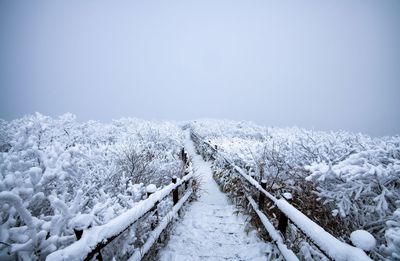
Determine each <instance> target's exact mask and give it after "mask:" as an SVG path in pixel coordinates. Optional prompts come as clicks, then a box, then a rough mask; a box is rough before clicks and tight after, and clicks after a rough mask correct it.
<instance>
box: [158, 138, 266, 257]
mask: <svg viewBox="0 0 400 261" xmlns="http://www.w3.org/2000/svg"><path fill="white" fill-rule="evenodd" d="M186 140H187V142H186V145H185V146H186V149H187V151H188V152H189V154H190V155H191V156H192V158H193V168H194V169H195V173H196V174H197V175H201V176H202V182H203V187H202V189H203V191H202V195H201V197H200V199H199V200H198V201H196V202H194V203H192V204H191V206H189V209H188V210H187V211H186V213H185V215H184V217H183V219H182V221H180V223H178V224H177V225H176V227H175V228H174V230H173V232H172V235H171V238H170V240H169V242H168V244H167V246H166V247H165V248H164V249H163V250H162V251H161V252H160V260H162V261H177V260H182V261H187V260H267V254H268V253H269V252H271V245H270V244H267V243H265V242H262V241H261V240H260V239H259V238H258V237H257V235H256V234H255V231H252V232H250V233H249V234H247V233H246V232H245V230H244V229H245V223H246V221H245V217H244V216H243V215H241V214H239V215H237V214H236V212H235V207H234V206H233V205H231V204H230V203H229V201H228V199H227V197H226V196H225V195H224V194H223V193H222V192H221V191H220V190H219V188H218V185H217V184H216V182H215V181H214V179H213V177H212V172H211V168H210V163H208V162H205V161H204V160H203V159H202V157H201V156H200V155H198V154H197V153H196V152H195V149H194V145H193V142H192V141H191V140H190V137H189V133H187V139H186Z"/></svg>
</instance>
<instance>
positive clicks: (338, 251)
mask: <svg viewBox="0 0 400 261" xmlns="http://www.w3.org/2000/svg"><path fill="white" fill-rule="evenodd" d="M192 137H194V138H195V139H197V140H198V141H200V142H202V143H204V144H206V145H207V147H208V148H210V149H211V150H213V151H214V153H217V154H218V155H219V156H220V157H221V158H223V159H224V160H225V161H226V162H227V163H228V164H229V165H230V166H231V167H232V168H233V169H234V170H235V171H236V172H237V173H239V174H240V176H241V177H242V178H244V179H245V180H246V181H247V182H248V183H249V184H251V185H252V186H253V187H254V188H256V189H257V190H258V191H259V192H260V197H259V205H260V204H262V201H263V198H264V196H266V197H267V198H268V199H269V200H270V201H271V202H272V203H273V204H274V205H275V206H276V207H277V208H278V209H279V211H280V213H281V215H280V218H279V225H278V227H279V230H280V232H281V233H282V234H283V235H284V234H285V233H284V232H285V231H286V227H287V221H288V219H289V220H290V221H291V222H292V223H293V224H294V225H295V226H296V227H298V228H299V229H300V230H301V231H302V232H303V233H304V234H305V235H306V236H307V237H308V238H309V239H310V240H311V241H312V242H313V243H314V244H315V245H316V246H317V247H318V249H319V250H321V252H323V253H324V254H325V255H326V256H327V257H329V258H331V259H333V260H337V261H363V260H371V258H370V257H369V256H368V255H367V254H366V253H365V252H364V251H363V250H362V249H360V248H358V247H354V246H352V245H349V244H347V243H345V242H342V241H340V240H338V239H337V238H335V237H334V236H332V235H331V234H330V233H328V232H327V231H326V230H325V229H323V228H322V227H321V226H319V225H318V224H317V223H315V222H314V221H312V220H311V219H310V218H308V217H307V216H306V215H304V214H303V213H302V212H301V211H299V210H298V209H296V208H295V207H294V206H292V205H291V204H290V203H289V202H287V201H286V200H285V199H284V198H280V199H278V198H276V197H275V196H274V195H272V194H271V193H269V192H268V191H266V190H265V183H264V184H263V183H261V184H259V183H258V182H257V181H256V180H255V179H253V178H252V177H251V176H250V175H248V174H247V173H246V172H245V171H244V170H243V169H241V168H239V167H238V166H236V165H235V164H234V163H233V162H232V161H231V160H230V159H229V158H228V157H226V156H225V155H224V154H223V153H222V152H220V151H218V150H217V148H216V147H215V146H213V145H212V144H211V143H210V142H207V141H205V140H204V139H202V138H201V137H200V136H199V135H198V134H196V133H194V132H193V131H192ZM251 199H252V198H251ZM248 200H249V202H250V205H251V206H252V207H253V209H254V210H255V212H256V213H257V214H258V216H259V217H260V219H261V222H262V223H263V225H264V226H265V228H266V229H267V231H268V232H269V234H270V236H271V238H272V239H273V240H274V242H275V243H276V244H277V246H278V248H279V249H280V250H281V249H282V250H283V251H286V250H284V247H283V246H279V245H280V240H279V238H277V237H276V234H275V232H273V231H272V229H271V227H270V226H269V224H271V223H270V222H269V220H268V219H267V217H266V216H265V215H264V214H263V213H262V212H261V211H260V209H259V208H258V207H257V205H256V204H255V202H254V200H253V201H250V198H248ZM255 207H257V208H255ZM261 214H262V215H261ZM267 221H268V222H267ZM282 250H281V253H282V255H283V256H284V257H285V259H286V256H288V259H286V260H292V259H290V256H291V255H290V254H289V255H287V253H285V254H284V253H283V252H282Z"/></svg>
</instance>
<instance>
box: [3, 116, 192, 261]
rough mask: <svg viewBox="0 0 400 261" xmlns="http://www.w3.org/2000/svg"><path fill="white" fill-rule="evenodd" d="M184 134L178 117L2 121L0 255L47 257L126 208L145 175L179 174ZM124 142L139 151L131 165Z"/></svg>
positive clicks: (157, 178)
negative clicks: (174, 121)
mask: <svg viewBox="0 0 400 261" xmlns="http://www.w3.org/2000/svg"><path fill="white" fill-rule="evenodd" d="M183 140H184V135H183V133H182V132H181V130H180V129H179V128H178V127H176V126H175V125H173V124H170V123H155V122H146V121H141V120H136V119H121V120H117V121H114V122H112V123H111V124H102V123H98V122H94V121H89V122H84V123H79V122H77V121H76V118H75V116H73V115H71V114H65V115H63V116H60V117H59V118H51V117H47V116H44V115H41V114H35V115H29V116H25V117H23V118H21V119H16V120H13V121H11V122H5V121H0V147H1V149H0V208H1V210H0V220H1V222H0V242H1V244H0V257H1V256H7V255H9V256H11V257H12V258H14V259H17V258H18V259H21V260H35V259H38V260H42V259H44V258H45V257H46V256H47V255H48V254H49V253H51V252H53V251H55V250H57V249H60V248H63V247H65V246H66V245H69V244H71V243H72V242H74V241H75V240H76V237H75V233H74V229H77V228H80V229H82V228H87V227H89V226H96V225H99V224H103V223H105V222H107V221H108V220H110V219H112V218H114V217H115V216H117V215H119V214H121V213H123V212H125V211H126V210H127V209H129V208H131V207H132V206H134V204H135V202H137V201H139V200H141V199H142V198H143V197H144V196H145V189H144V188H145V185H147V184H148V183H147V182H152V183H155V184H157V185H158V186H162V185H165V184H168V183H170V178H169V176H172V175H179V174H180V173H176V171H177V170H179V169H180V168H181V165H182V163H181V160H180V159H179V156H178V155H179V152H180V150H181V148H182V146H183ZM125 148H129V152H131V153H132V155H139V156H138V158H137V159H136V161H135V162H133V163H134V165H131V167H132V169H130V168H129V165H125V164H124V162H125V161H126V158H124V157H125V156H124V149H125ZM7 253H8V254H7ZM121 255H123V253H121Z"/></svg>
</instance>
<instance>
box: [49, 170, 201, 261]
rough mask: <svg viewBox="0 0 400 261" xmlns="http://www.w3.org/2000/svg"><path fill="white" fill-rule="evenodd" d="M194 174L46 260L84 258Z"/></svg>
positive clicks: (87, 231)
mask: <svg viewBox="0 0 400 261" xmlns="http://www.w3.org/2000/svg"><path fill="white" fill-rule="evenodd" d="M192 176H193V173H189V174H187V175H185V176H184V177H183V178H182V179H178V181H177V183H175V184H172V183H171V184H169V185H168V186H166V187H164V188H163V189H161V190H159V191H157V192H155V193H153V194H151V195H150V196H149V198H148V199H146V200H143V201H140V202H138V203H136V205H135V206H134V207H133V208H131V209H130V210H128V211H126V212H125V213H123V214H121V215H119V216H117V217H116V218H114V219H112V220H110V221H108V222H107V223H106V224H104V225H101V226H96V227H92V228H90V229H88V230H85V231H84V232H83V235H82V238H81V239H80V240H78V241H76V242H75V243H73V244H71V245H69V246H67V247H66V248H64V249H61V250H59V251H56V252H54V253H52V254H50V255H48V256H47V258H46V260H48V261H56V260H67V259H71V260H82V259H84V258H85V257H86V256H87V255H88V254H89V253H90V252H91V251H92V249H94V248H95V247H96V246H97V244H99V243H101V242H103V241H104V240H105V239H107V238H111V237H112V236H115V235H118V234H120V233H121V232H123V231H124V230H125V229H126V228H127V227H129V226H130V225H132V224H133V223H134V222H135V221H136V220H138V219H139V218H140V217H142V216H143V215H144V214H145V213H147V212H148V211H149V210H150V209H151V208H152V207H153V206H154V204H155V203H156V202H160V201H161V200H162V199H163V198H165V197H166V196H168V195H169V194H170V193H171V192H172V190H174V189H175V188H177V187H178V186H180V185H181V184H182V183H183V182H185V181H186V180H189V179H190V178H191V177H192Z"/></svg>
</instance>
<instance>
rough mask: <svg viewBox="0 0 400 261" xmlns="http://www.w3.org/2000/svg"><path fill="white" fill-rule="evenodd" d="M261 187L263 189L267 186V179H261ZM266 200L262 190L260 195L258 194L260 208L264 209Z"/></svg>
mask: <svg viewBox="0 0 400 261" xmlns="http://www.w3.org/2000/svg"><path fill="white" fill-rule="evenodd" d="M261 187H262V188H263V189H266V188H267V181H266V180H264V179H263V180H261ZM264 201H265V195H264V193H263V192H262V191H260V195H259V196H258V208H259V209H260V210H262V208H263V205H264Z"/></svg>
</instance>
